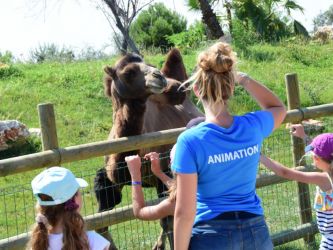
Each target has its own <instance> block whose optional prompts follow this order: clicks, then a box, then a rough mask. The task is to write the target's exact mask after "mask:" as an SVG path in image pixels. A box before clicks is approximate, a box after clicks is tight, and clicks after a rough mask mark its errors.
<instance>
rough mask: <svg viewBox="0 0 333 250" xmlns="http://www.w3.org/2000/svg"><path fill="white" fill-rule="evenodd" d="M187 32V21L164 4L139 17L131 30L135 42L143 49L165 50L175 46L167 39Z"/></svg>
mask: <svg viewBox="0 0 333 250" xmlns="http://www.w3.org/2000/svg"><path fill="white" fill-rule="evenodd" d="M185 30H186V19H185V18H184V17H182V16H180V15H179V14H177V13H176V12H174V11H170V10H169V9H167V8H166V7H165V6H164V4H162V3H156V4H154V5H151V6H150V7H149V8H148V10H144V11H142V12H141V14H140V15H139V16H138V18H137V19H136V21H135V22H134V23H133V24H132V26H131V28H130V34H131V36H132V37H133V39H134V41H135V42H136V43H137V44H138V45H139V46H140V47H142V48H148V47H161V48H162V49H164V50H167V49H168V48H170V47H172V46H173V45H174V44H173V43H172V42H170V41H168V39H167V37H168V36H171V35H172V34H176V33H180V32H183V31H185Z"/></svg>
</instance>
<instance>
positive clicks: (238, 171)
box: [172, 42, 286, 250]
mask: <svg viewBox="0 0 333 250" xmlns="http://www.w3.org/2000/svg"><path fill="white" fill-rule="evenodd" d="M235 64H236V58H235V55H234V52H233V51H232V49H231V47H230V46H229V45H228V44H226V43H222V42H218V43H216V44H214V45H213V46H211V47H210V48H208V49H207V50H206V51H204V52H202V53H201V54H200V55H199V57H198V62H197V70H196V73H195V74H194V75H193V77H191V78H190V79H189V81H188V82H185V83H184V84H189V83H191V85H190V86H191V87H193V90H194V93H195V95H196V96H197V97H198V99H199V100H200V101H201V102H202V104H203V108H204V111H205V121H204V122H202V123H200V124H199V125H197V126H196V127H194V128H191V129H188V130H186V131H184V132H183V133H182V134H181V135H180V136H179V137H178V140H177V149H176V153H175V158H174V160H173V163H172V170H173V171H174V172H176V174H177V175H176V176H177V177H176V182H177V194H176V207H175V218H174V245H175V249H176V250H185V249H251V250H252V249H260V250H266V249H272V248H273V245H272V242H271V239H270V236H269V230H268V228H267V225H266V222H265V219H264V216H263V214H264V213H263V208H262V206H261V201H260V198H259V197H258V196H257V194H256V190H255V183H256V173H257V169H258V165H259V158H260V149H261V144H262V142H263V140H264V138H265V137H268V136H269V135H270V134H271V133H272V131H273V130H274V129H275V128H277V127H278V126H279V125H280V124H281V123H282V121H283V119H284V117H285V115H286V109H285V107H284V105H283V103H282V102H281V101H280V100H279V98H278V97H277V96H275V95H274V94H273V93H272V92H271V91H270V90H269V89H268V88H266V87H265V86H264V85H262V84H260V83H259V82H257V81H255V80H254V79H252V78H250V77H249V76H248V75H247V74H244V73H236V72H235ZM235 82H238V84H239V85H240V86H242V87H243V88H244V89H245V90H246V91H247V92H248V93H249V94H250V95H251V96H252V97H253V98H254V100H255V101H256V102H257V103H258V104H259V105H260V107H261V108H262V109H263V110H261V111H255V112H250V113H247V114H244V115H233V114H231V113H230V112H229V110H228V100H229V99H230V98H231V97H232V95H233V93H234V88H235Z"/></svg>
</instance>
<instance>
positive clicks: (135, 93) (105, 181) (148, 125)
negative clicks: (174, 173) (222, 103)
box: [95, 49, 202, 249]
mask: <svg viewBox="0 0 333 250" xmlns="http://www.w3.org/2000/svg"><path fill="white" fill-rule="evenodd" d="M104 71H105V73H106V77H105V85H104V87H105V93H106V95H107V96H108V97H110V98H111V100H112V107H113V126H112V129H111V132H110V134H109V139H115V138H120V137H125V136H133V135H139V134H143V133H149V132H153V131H160V130H166V129H171V128H179V127H185V126H186V124H187V122H188V121H189V120H191V119H192V118H194V117H198V116H202V113H201V112H200V111H199V110H198V109H197V108H196V106H195V105H194V104H193V103H192V102H191V101H190V97H189V93H188V91H187V92H185V91H184V89H182V88H180V84H181V82H183V81H184V80H186V79H187V75H186V71H185V67H184V64H183V60H182V57H181V55H180V53H179V51H178V50H177V49H172V50H171V51H170V52H169V54H168V55H167V59H166V62H165V64H164V66H163V68H162V70H161V72H162V73H161V72H160V71H159V70H157V69H156V68H154V67H152V66H149V65H147V64H145V63H144V62H143V59H142V58H141V57H140V56H138V55H136V54H127V55H125V56H124V57H122V58H121V59H120V60H119V61H118V62H117V63H116V65H115V66H114V67H109V66H107V67H105V69H104ZM170 148H171V145H164V146H159V147H155V148H150V149H141V150H138V151H132V152H124V153H119V154H113V155H109V156H107V157H106V168H105V169H104V168H103V169H101V170H99V171H98V172H97V175H96V178H95V193H96V197H97V200H98V203H99V211H100V212H101V211H105V210H110V209H113V208H114V206H115V205H117V204H119V203H120V202H121V190H122V188H123V187H124V185H126V184H129V183H130V181H131V178H130V174H129V171H128V169H127V167H126V165H125V163H124V162H125V161H124V159H125V157H126V156H128V155H132V154H137V153H138V154H140V155H144V154H145V153H147V152H150V151H156V152H161V153H163V152H168V150H170ZM162 166H163V168H164V170H165V171H167V170H168V169H167V168H168V164H167V162H166V161H162ZM142 173H143V176H146V178H143V182H144V183H143V186H144V187H156V189H157V192H158V194H159V197H162V193H163V191H165V187H164V185H163V184H162V182H161V181H159V180H158V179H157V178H155V177H154V176H153V175H152V174H151V172H150V168H149V166H147V167H143V171H142ZM167 221H169V223H168V222H167ZM170 222H171V223H170ZM161 225H162V228H163V232H162V234H161V235H160V237H159V240H158V241H157V243H156V245H155V246H154V249H164V247H165V239H166V235H167V236H168V238H169V241H170V243H171V244H170V245H171V249H173V247H172V240H173V239H172V228H171V225H172V220H170V218H169V220H166V219H164V220H162V221H161ZM107 230H108V229H107V228H104V229H101V230H100V232H101V233H102V234H103V235H104V236H106V237H107V238H109V239H111V238H110V237H111V236H110V235H109V234H108V231H107ZM112 249H116V248H115V246H113V247H112Z"/></svg>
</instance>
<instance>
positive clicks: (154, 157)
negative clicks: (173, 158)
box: [144, 152, 172, 188]
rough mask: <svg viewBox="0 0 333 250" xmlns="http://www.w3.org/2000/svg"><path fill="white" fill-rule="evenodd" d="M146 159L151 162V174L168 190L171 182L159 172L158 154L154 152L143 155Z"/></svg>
mask: <svg viewBox="0 0 333 250" xmlns="http://www.w3.org/2000/svg"><path fill="white" fill-rule="evenodd" d="M144 158H146V159H149V160H150V161H151V171H152V172H153V174H154V175H155V176H156V177H157V178H159V179H160V180H161V181H162V182H163V184H164V185H166V186H167V187H168V188H170V182H171V181H172V178H170V177H169V176H167V175H166V174H165V173H163V171H162V170H161V164H160V158H159V154H158V153H156V152H150V153H148V154H146V155H145V157H144Z"/></svg>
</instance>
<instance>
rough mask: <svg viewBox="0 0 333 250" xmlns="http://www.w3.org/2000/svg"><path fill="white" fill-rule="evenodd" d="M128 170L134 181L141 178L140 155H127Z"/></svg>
mask: <svg viewBox="0 0 333 250" xmlns="http://www.w3.org/2000/svg"><path fill="white" fill-rule="evenodd" d="M125 161H126V163H127V167H128V170H129V172H130V174H131V176H132V181H138V180H141V158H140V156H139V155H131V156H126V157H125Z"/></svg>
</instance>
